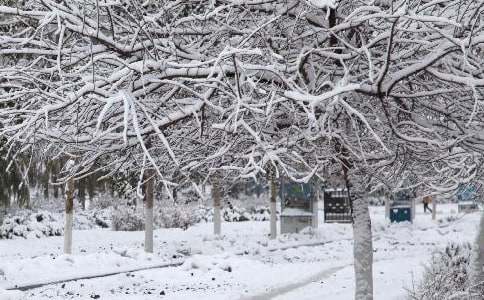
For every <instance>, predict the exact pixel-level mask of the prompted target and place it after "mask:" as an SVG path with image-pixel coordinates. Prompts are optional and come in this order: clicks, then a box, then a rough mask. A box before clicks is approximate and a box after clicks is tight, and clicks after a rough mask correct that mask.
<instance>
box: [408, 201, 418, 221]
mask: <svg viewBox="0 0 484 300" xmlns="http://www.w3.org/2000/svg"><path fill="white" fill-rule="evenodd" d="M410 201H411V214H412V216H411V220H412V222H413V220H415V215H416V214H417V209H416V207H415V205H416V204H415V201H416V199H412V200H410Z"/></svg>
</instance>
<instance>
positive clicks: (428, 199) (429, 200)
mask: <svg viewBox="0 0 484 300" xmlns="http://www.w3.org/2000/svg"><path fill="white" fill-rule="evenodd" d="M422 202H423V206H424V213H427V210H428V211H429V212H430V213H432V209H431V208H430V207H429V204H430V203H432V196H430V195H429V196H425V197H423V199H422Z"/></svg>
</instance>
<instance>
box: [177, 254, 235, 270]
mask: <svg viewBox="0 0 484 300" xmlns="http://www.w3.org/2000/svg"><path fill="white" fill-rule="evenodd" d="M181 268H182V269H183V270H185V271H190V270H193V269H198V270H201V271H203V272H208V271H211V270H217V269H219V270H222V271H226V272H232V265H231V264H230V257H214V256H206V255H194V256H193V257H191V258H188V259H187V260H186V261H185V262H184V263H183V265H182V266H181Z"/></svg>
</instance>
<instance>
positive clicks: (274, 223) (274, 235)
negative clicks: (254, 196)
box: [269, 171, 277, 239]
mask: <svg viewBox="0 0 484 300" xmlns="http://www.w3.org/2000/svg"><path fill="white" fill-rule="evenodd" d="M271 172H272V171H271ZM269 182H270V187H271V201H270V202H271V203H270V210H271V212H270V213H271V218H270V227H271V228H270V229H271V234H270V238H271V239H275V238H277V201H276V200H277V186H276V180H275V178H274V174H273V173H271V174H270V179H269Z"/></svg>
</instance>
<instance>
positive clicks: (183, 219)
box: [155, 205, 200, 230]
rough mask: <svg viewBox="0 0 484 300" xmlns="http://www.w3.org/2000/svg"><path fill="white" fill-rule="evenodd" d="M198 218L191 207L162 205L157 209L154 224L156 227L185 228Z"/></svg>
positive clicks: (196, 221)
mask: <svg viewBox="0 0 484 300" xmlns="http://www.w3.org/2000/svg"><path fill="white" fill-rule="evenodd" d="M198 222H200V218H199V217H198V216H197V214H195V213H194V210H193V207H190V206H186V205H182V206H179V205H174V206H164V207H161V208H160V209H158V210H157V212H156V215H155V226H156V227H158V228H160V227H161V228H182V229H183V230H186V229H187V228H188V227H190V226H192V225H193V224H195V223H198Z"/></svg>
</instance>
